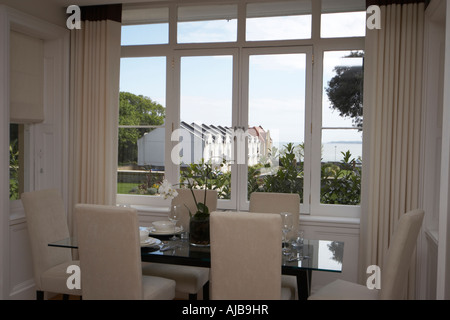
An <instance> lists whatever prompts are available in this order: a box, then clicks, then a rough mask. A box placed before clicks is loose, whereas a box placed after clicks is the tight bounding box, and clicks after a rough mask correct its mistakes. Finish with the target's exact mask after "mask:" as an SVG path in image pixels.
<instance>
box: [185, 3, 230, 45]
mask: <svg viewBox="0 0 450 320" xmlns="http://www.w3.org/2000/svg"><path fill="white" fill-rule="evenodd" d="M177 33H178V37H177V41H178V43H198V42H230V41H236V40H237V6H236V5H210V6H188V7H179V8H178V25H177Z"/></svg>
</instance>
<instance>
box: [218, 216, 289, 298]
mask: <svg viewBox="0 0 450 320" xmlns="http://www.w3.org/2000/svg"><path fill="white" fill-rule="evenodd" d="M210 237H211V244H210V246H211V298H212V299H216V300H221V299H224V300H235V299H236V300H279V299H280V298H281V216H280V215H275V214H259V213H251V212H217V211H216V212H213V213H211V216H210Z"/></svg>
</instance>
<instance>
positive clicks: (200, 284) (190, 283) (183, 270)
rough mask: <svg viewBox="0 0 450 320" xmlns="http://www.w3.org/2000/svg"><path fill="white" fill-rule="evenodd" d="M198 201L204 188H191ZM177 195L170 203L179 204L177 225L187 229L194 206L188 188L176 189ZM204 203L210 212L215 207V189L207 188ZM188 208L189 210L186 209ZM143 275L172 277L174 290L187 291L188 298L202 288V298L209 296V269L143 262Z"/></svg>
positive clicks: (193, 296)
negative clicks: (180, 212)
mask: <svg viewBox="0 0 450 320" xmlns="http://www.w3.org/2000/svg"><path fill="white" fill-rule="evenodd" d="M193 191H194V194H195V197H196V199H197V201H198V202H203V201H204V197H205V190H193ZM177 192H178V196H176V197H175V198H174V199H173V200H172V205H180V206H181V208H182V214H181V216H180V221H179V225H181V226H183V229H184V230H186V231H189V210H191V213H192V214H194V213H195V212H196V210H197V209H196V206H195V202H194V197H193V196H192V193H191V190H190V189H177ZM206 205H207V206H208V209H209V210H210V212H212V211H214V210H216V208H217V191H215V190H207V193H206ZM188 208H189V210H188ZM142 272H143V273H144V274H145V275H152V276H158V277H164V278H168V279H173V280H175V281H176V283H177V286H176V291H178V292H181V293H187V294H188V295H189V299H190V300H195V299H197V297H198V292H199V291H200V289H202V288H203V298H207V297H208V296H209V269H208V268H201V267H191V266H179V265H171V264H161V263H145V264H144V266H143V269H142Z"/></svg>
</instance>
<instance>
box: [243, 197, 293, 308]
mask: <svg viewBox="0 0 450 320" xmlns="http://www.w3.org/2000/svg"><path fill="white" fill-rule="evenodd" d="M249 211H250V212H261V213H276V214H279V213H281V212H290V213H292V215H293V217H294V229H293V231H292V232H291V234H294V233H295V232H297V231H298V229H299V224H298V223H299V217H300V196H299V195H298V194H296V193H277V192H252V193H251V194H250V207H249ZM288 237H289V236H288ZM281 284H282V287H284V288H288V289H290V290H291V292H292V297H293V299H298V291H297V278H296V277H295V276H289V275H283V276H282V277H281Z"/></svg>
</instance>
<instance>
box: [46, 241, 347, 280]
mask: <svg viewBox="0 0 450 320" xmlns="http://www.w3.org/2000/svg"><path fill="white" fill-rule="evenodd" d="M162 240H163V239H162ZM49 246H52V247H62V248H72V249H77V248H78V244H77V240H76V238H67V239H62V240H59V241H55V242H52V243H49ZM343 255H344V243H343V242H340V241H327V240H309V239H305V240H304V243H303V245H302V246H300V247H298V248H292V251H291V255H283V256H282V267H283V273H285V274H289V273H290V272H291V271H292V272H295V271H296V270H298V269H307V270H318V271H328V272H342V264H343ZM141 257H142V261H147V262H162V263H167V262H172V263H176V264H185V265H196V266H205V267H207V266H209V264H210V247H197V246H192V245H190V244H189V242H188V241H186V240H177V241H168V240H163V241H162V242H161V244H159V245H154V246H143V247H141Z"/></svg>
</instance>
